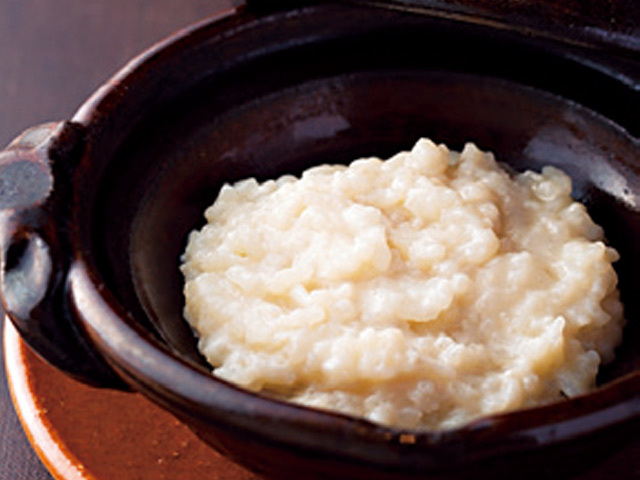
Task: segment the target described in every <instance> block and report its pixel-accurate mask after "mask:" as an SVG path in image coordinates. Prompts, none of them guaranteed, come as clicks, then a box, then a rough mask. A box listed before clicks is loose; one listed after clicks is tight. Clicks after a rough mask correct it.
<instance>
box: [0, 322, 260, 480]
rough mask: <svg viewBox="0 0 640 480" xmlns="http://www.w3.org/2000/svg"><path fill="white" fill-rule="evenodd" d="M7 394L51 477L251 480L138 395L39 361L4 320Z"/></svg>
mask: <svg viewBox="0 0 640 480" xmlns="http://www.w3.org/2000/svg"><path fill="white" fill-rule="evenodd" d="M4 324H5V328H4V351H5V356H6V358H5V360H6V369H7V378H8V382H9V387H10V390H11V396H12V399H13V403H14V405H15V408H16V411H17V413H18V416H19V417H20V420H21V422H22V425H23V427H24V430H25V431H26V433H27V436H28V437H29V440H30V441H31V444H32V445H33V447H34V449H35V450H36V452H37V454H38V456H39V457H40V459H41V460H42V461H43V463H44V464H45V466H46V467H47V468H48V469H49V471H50V472H51V474H52V475H53V476H54V478H56V479H57V480H110V479H118V480H134V479H135V480H159V479H171V480H198V479H207V480H217V479H220V480H222V479H224V480H256V479H257V477H256V476H254V475H253V474H251V473H249V472H247V471H246V470H244V469H242V468H241V467H239V466H237V465H235V464H234V463H231V462H230V461H229V460H227V459H225V458H224V457H222V456H220V455H219V454H217V453H216V452H215V451H214V450H212V449H210V448H209V447H207V446H206V445H205V444H204V443H202V442H201V441H200V440H199V439H198V438H197V437H196V436H195V435H194V434H193V433H192V432H191V431H190V430H189V429H188V428H187V427H185V426H184V425H183V424H182V423H180V422H179V421H178V420H176V419H175V418H174V417H172V416H171V415H169V414H167V413H166V412H164V411H163V410H162V409H160V408H159V407H157V406H155V405H154V404H152V403H150V402H149V401H148V400H146V399H145V398H143V397H142V396H141V395H138V394H133V393H123V392H117V391H112V390H104V389H96V388H91V387H88V386H86V385H84V384H81V383H79V382H77V381H75V380H72V379H70V378H69V377H67V376H66V375H64V374H62V373H60V372H59V371H57V370H56V369H54V368H53V367H51V366H50V365H48V364H46V363H45V362H44V361H42V360H41V359H40V358H39V357H38V356H36V354H35V353H33V352H32V351H31V350H30V349H29V348H28V347H27V346H26V345H25V343H24V342H23V341H22V340H21V339H20V337H19V335H18V333H17V332H16V330H15V328H14V327H13V326H12V324H11V322H9V321H5V322H4Z"/></svg>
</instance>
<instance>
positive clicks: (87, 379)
mask: <svg viewBox="0 0 640 480" xmlns="http://www.w3.org/2000/svg"><path fill="white" fill-rule="evenodd" d="M83 146H84V129H83V127H82V126H81V125H78V124H74V123H72V122H59V123H47V124H43V125H39V126H37V127H34V128H31V129H29V130H27V131H26V132H24V133H23V134H21V135H20V136H19V137H18V138H16V139H15V140H14V141H13V142H11V144H10V145H9V146H8V147H7V148H6V149H5V150H3V151H0V255H1V256H0V297H1V298H2V306H3V308H4V311H5V314H6V315H7V316H8V317H9V318H10V320H11V321H12V323H13V324H14V325H15V326H16V328H17V330H18V331H19V332H20V334H21V336H22V338H23V339H24V340H25V341H26V342H27V343H28V344H29V345H30V346H31V347H32V348H33V349H34V350H35V351H36V352H37V353H38V354H40V356H42V357H43V358H44V359H45V360H46V361H48V362H49V363H51V364H52V365H54V366H56V367H57V368H59V369H61V370H63V371H64V372H66V373H68V374H70V375H71V376H73V377H75V378H76V379H79V380H81V381H82V382H84V383H88V384H90V385H95V386H101V387H112V388H119V389H127V387H126V384H125V383H124V382H123V381H122V380H121V379H120V377H118V375H117V374H116V373H115V372H114V371H113V370H112V369H111V368H110V367H109V366H108V365H107V364H106V363H105V361H104V360H103V359H102V358H101V357H100V356H99V355H98V354H97V353H96V352H95V351H94V350H93V349H92V348H91V345H90V343H89V342H88V340H87V339H86V337H85V335H84V334H83V332H82V330H81V328H80V327H79V325H78V324H77V322H76V321H75V316H74V313H73V311H72V309H70V308H69V303H68V297H67V276H68V275H67V274H68V271H69V266H70V262H71V261H72V258H73V252H72V250H71V248H70V245H69V239H68V235H67V232H68V230H69V222H70V219H69V217H68V212H69V210H70V209H69V206H70V202H71V193H70V192H71V189H70V185H71V178H70V177H71V175H72V172H73V165H72V164H73V162H74V159H75V158H76V157H77V156H78V155H79V153H81V152H80V151H81V149H82V148H83Z"/></svg>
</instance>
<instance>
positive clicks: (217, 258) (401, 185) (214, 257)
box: [182, 139, 623, 429]
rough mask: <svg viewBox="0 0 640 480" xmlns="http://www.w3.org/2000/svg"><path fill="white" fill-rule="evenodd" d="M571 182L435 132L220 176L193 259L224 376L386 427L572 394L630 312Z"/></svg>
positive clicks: (189, 274) (192, 294)
mask: <svg viewBox="0 0 640 480" xmlns="http://www.w3.org/2000/svg"><path fill="white" fill-rule="evenodd" d="M570 193H571V180H570V179H569V177H568V176H567V175H566V174H564V173H563V172H561V171H560V170H558V169H556V168H553V167H546V168H544V169H543V170H542V172H541V173H534V172H531V171H527V172H525V173H522V174H518V175H515V176H510V175H509V174H508V173H507V172H506V171H505V170H503V169H502V168H501V167H500V166H499V165H498V164H497V163H496V161H495V160H494V157H493V155H491V154H490V153H484V152H481V151H480V150H479V149H478V148H476V147H475V146H474V145H473V144H467V145H466V146H465V148H464V150H463V151H462V152H461V153H457V152H453V151H449V150H448V149H447V148H446V147H445V146H444V145H435V144H434V143H432V142H431V141H430V140H426V139H422V140H420V141H419V142H418V143H417V144H416V145H415V146H414V147H413V149H412V150H411V151H410V152H401V153H399V154H397V155H395V156H394V157H392V158H390V159H388V160H384V161H383V160H380V159H377V158H366V159H360V160H356V161H354V162H353V163H351V165H349V166H348V167H346V166H319V167H314V168H311V169H309V170H307V171H306V172H304V174H303V175H302V177H301V178H300V179H298V178H294V177H293V176H284V177H281V178H279V179H277V180H272V181H267V182H265V183H262V184H259V183H257V182H256V181H255V180H254V179H248V180H244V181H241V182H238V183H236V184H235V185H233V186H229V185H226V186H224V187H223V188H222V190H221V192H220V194H219V197H218V199H217V200H216V201H215V203H214V204H213V205H212V206H211V207H210V208H209V209H207V211H206V214H205V215H206V218H207V220H208V222H209V223H208V224H207V225H206V226H205V227H204V228H202V230H200V231H198V232H193V233H192V234H191V236H190V238H189V242H188V246H187V249H186V252H185V254H184V257H183V261H184V263H183V265H182V271H183V273H184V276H185V279H186V284H185V297H186V307H185V316H186V319H187V320H188V322H189V323H190V324H191V325H192V327H193V329H194V331H195V333H196V335H197V336H198V337H199V348H200V350H201V351H202V353H203V354H204V355H205V356H206V358H207V359H208V360H209V362H210V363H211V364H212V365H214V366H215V367H216V368H215V370H214V374H215V375H217V376H218V377H221V378H224V379H226V380H229V381H231V382H234V383H236V384H239V385H241V386H244V387H246V388H248V389H251V390H255V391H263V392H265V393H267V394H269V395H272V396H276V397H280V398H286V399H289V400H291V401H293V402H297V403H301V404H305V405H310V406H315V407H319V408H324V409H330V410H335V411H339V412H343V413H347V414H352V415H356V416H362V417H365V418H367V419H369V420H372V421H374V422H378V423H382V424H387V425H395V426H399V427H403V428H405V427H406V428H433V429H445V428H450V427H455V426H459V425H461V424H464V423H466V422H469V421H471V420H473V419H476V418H478V417H481V416H484V415H487V414H491V413H496V412H502V411H507V410H512V409H517V408H522V407H527V406H532V405H536V404H540V403H545V402H550V401H554V400H557V399H560V398H562V397H564V396H574V395H578V394H581V393H584V392H587V391H589V390H590V389H592V388H594V383H595V376H596V372H597V370H598V367H599V365H600V363H601V362H607V361H610V360H611V359H612V357H613V354H614V348H615V346H616V345H617V344H618V343H619V341H620V338H621V330H622V325H623V320H622V306H621V304H620V301H619V297H618V292H617V290H616V282H617V278H616V274H615V272H614V270H613V268H612V266H611V263H612V262H614V261H615V260H616V259H617V258H618V255H617V253H616V251H615V250H613V249H612V248H610V247H607V246H605V244H604V243H603V232H602V229H601V228H600V227H599V226H597V225H596V224H594V222H593V221H592V220H591V218H590V217H589V215H588V213H587V211H586V209H585V208H584V206H583V205H581V204H579V203H576V202H574V201H573V200H572V199H571V197H570Z"/></svg>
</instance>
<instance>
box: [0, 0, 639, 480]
mask: <svg viewBox="0 0 640 480" xmlns="http://www.w3.org/2000/svg"><path fill="white" fill-rule="evenodd" d="M255 3H259V2H253V3H252V4H251V5H250V6H249V8H245V7H238V8H237V9H236V10H234V11H229V12H225V13H224V14H222V15H220V16H218V17H216V18H212V19H208V20H205V21H203V22H202V23H200V24H198V25H194V26H192V27H190V28H188V29H185V30H184V31H182V32H178V33H177V34H176V35H175V36H173V37H172V38H170V39H168V40H167V41H165V42H164V43H162V44H159V45H157V46H155V47H154V48H152V49H151V50H149V51H148V52H145V53H144V54H143V55H142V56H140V57H139V58H137V59H135V60H133V61H132V62H131V63H130V64H129V65H127V66H126V67H125V68H124V69H123V70H122V71H121V72H120V73H118V74H117V75H116V76H115V77H114V78H113V79H112V80H111V81H109V82H108V83H106V84H105V85H104V86H103V87H102V88H101V89H99V90H98V91H97V92H96V94H95V95H94V96H93V97H92V98H90V99H89V100H88V101H87V102H86V103H85V105H83V106H82V107H81V108H80V110H79V111H78V112H77V114H76V115H75V116H74V117H73V118H72V119H71V120H70V121H69V122H67V123H65V124H64V125H65V127H64V129H63V130H62V133H64V135H61V134H60V132H58V133H55V132H54V133H51V134H50V135H49V136H48V137H46V138H45V139H44V140H43V141H44V142H45V146H46V145H48V146H51V145H54V146H55V148H53V147H52V148H44V149H41V150H40V151H41V152H48V153H40V155H44V156H45V157H46V159H49V160H50V161H51V166H52V167H51V170H52V172H53V178H54V188H53V190H52V192H51V194H50V195H49V196H47V197H46V198H43V199H42V201H40V202H36V204H35V206H34V207H30V208H25V209H21V208H13V209H9V210H5V212H4V214H3V215H4V216H5V217H4V218H5V222H6V223H5V225H7V226H8V228H5V229H4V231H3V235H2V238H1V239H0V240H1V241H2V249H3V252H4V256H3V268H2V275H3V277H2V280H3V285H2V287H3V292H4V297H5V307H7V309H8V311H9V313H10V315H11V318H12V320H13V321H14V323H15V324H16V326H17V327H18V329H19V330H20V331H21V332H22V334H23V336H24V337H25V338H26V339H27V340H28V341H29V342H30V343H31V344H32V345H34V346H35V347H36V348H37V349H38V350H40V351H41V352H42V353H43V354H44V355H45V356H47V357H48V358H49V360H50V361H51V362H52V363H54V364H55V365H57V366H59V367H60V368H62V369H64V370H65V371H68V372H70V373H71V374H73V375H75V376H76V377H78V378H82V379H84V380H85V381H89V382H92V383H94V384H96V383H97V384H100V385H103V386H111V387H118V388H131V389H134V390H137V391H140V392H141V393H143V394H144V395H146V396H147V397H149V398H150V399H151V400H153V401H155V402H157V403H158V404H159V405H161V406H163V407H164V408H166V409H167V410H169V411H170V412H171V413H173V414H174V415H176V416H177V417H178V418H180V419H181V420H183V421H185V422H186V423H187V425H189V426H190V427H191V428H193V429H194V431H196V432H197V433H198V434H199V435H200V436H201V437H202V438H203V439H204V440H206V441H207V442H208V443H209V444H210V445H212V446H214V447H215V448H217V449H219V450H220V451H221V452H223V453H224V454H226V455H228V456H229V457H231V458H232V459H234V460H236V461H238V462H239V463H242V464H243V465H246V466H247V467H249V468H251V469H253V470H254V471H257V472H260V473H262V474H264V475H266V476H268V477H273V478H299V476H300V473H299V472H301V471H303V472H305V478H338V479H355V478H367V479H398V478H484V477H488V476H491V477H496V476H498V477H499V476H500V475H501V474H507V473H512V472H514V471H516V469H517V471H518V472H519V473H518V476H519V477H522V478H532V477H539V476H540V475H544V476H545V477H547V478H551V477H557V478H566V476H567V475H569V474H573V473H576V472H579V471H580V470H584V469H588V468H589V467H590V466H591V465H593V464H595V463H596V462H598V461H599V460H601V459H602V458H604V457H606V456H607V455H608V454H609V453H611V452H612V451H614V450H616V449H617V448H619V447H620V446H621V445H623V444H624V443H625V442H627V441H628V440H630V439H632V438H635V437H636V436H637V433H636V432H637V429H638V426H639V424H640V393H639V392H640V374H639V373H638V368H639V365H640V356H639V355H638V353H637V352H638V348H637V346H638V342H640V337H639V335H640V332H639V325H640V324H639V323H638V320H637V319H638V315H639V313H640V312H639V311H638V308H639V305H638V300H637V295H635V289H636V285H637V284H638V281H639V278H638V275H639V273H638V272H640V255H639V248H640V247H639V246H638V238H640V203H639V202H640V196H639V194H640V164H639V163H638V159H639V153H640V144H639V141H638V136H639V135H640V123H639V120H638V116H637V112H638V111H639V110H640V95H639V93H638V92H639V91H640V64H639V63H638V56H637V54H635V55H634V53H633V52H634V50H633V47H628V46H625V45H620V44H618V43H611V42H603V41H601V40H597V41H596V40H593V39H592V37H590V36H580V38H579V39H578V40H579V41H576V37H575V36H571V32H572V30H570V29H569V30H567V31H566V32H564V33H563V32H561V31H559V30H556V29H554V30H553V34H550V33H549V31H545V30H544V25H542V24H540V23H539V22H538V23H536V22H534V24H533V26H534V27H535V28H531V27H532V25H527V27H526V28H523V29H518V28H517V27H516V26H514V24H513V23H508V24H507V23H500V22H501V19H500V18H499V17H491V21H487V20H486V17H474V16H473V15H470V13H469V12H472V13H473V11H470V10H464V9H463V10H460V11H458V12H457V13H456V14H455V15H452V14H451V10H449V9H445V10H443V9H442V8H439V7H438V4H437V3H433V4H429V3H428V2H424V3H421V5H420V8H419V9H416V8H415V4H414V5H409V7H411V8H407V5H401V4H402V3H403V2H395V4H393V5H389V4H385V5H382V6H381V5H377V4H374V2H367V3H361V2H358V3H356V2H349V3H321V4H314V5H309V6H304V7H299V8H286V9H283V10H278V9H273V8H272V10H268V9H267V8H265V7H264V4H262V5H260V6H259V5H256V6H255V8H254V4H255ZM405 3H413V2H405ZM425 4H426V5H427V6H428V7H429V8H423V7H424V5H425ZM259 7H260V8H259ZM449 7H451V5H449ZM449 7H448V8H449ZM476 7H477V5H476ZM416 10H419V11H416ZM626 33H628V30H625V34H626ZM563 35H567V37H566V38H563ZM636 53H637V52H636ZM65 135H66V136H65ZM421 136H429V137H431V138H433V139H434V140H436V141H439V142H444V143H447V144H448V145H450V146H451V147H452V148H458V149H459V148H460V147H461V146H462V144H463V143H464V142H466V141H468V140H470V141H474V142H475V143H477V144H478V145H479V146H480V147H481V148H483V149H486V150H491V151H493V152H495V154H496V156H497V157H498V158H499V159H500V160H502V161H504V162H505V163H507V164H509V165H510V166H511V167H513V168H515V169H522V168H534V169H535V168H539V167H541V166H542V165H546V164H552V165H557V166H559V167H561V168H563V169H564V170H565V171H567V172H568V173H569V174H570V175H571V176H572V178H573V180H574V196H575V197H576V198H577V199H579V200H581V201H583V202H584V203H585V204H586V205H587V207H588V209H589V212H590V214H591V215H592V217H593V218H594V220H595V221H597V222H598V223H600V224H601V225H603V227H604V229H605V231H606V233H607V239H608V241H609V243H611V244H612V245H613V246H614V247H615V248H616V249H617V250H618V251H619V252H620V254H621V260H620V261H619V262H618V263H617V269H618V275H619V278H620V289H621V294H622V300H623V302H624V304H625V309H626V318H627V321H628V325H627V327H626V330H625V335H624V342H623V345H622V346H621V347H620V349H619V351H618V356H617V360H616V361H615V362H614V363H613V364H612V365H610V366H608V367H606V368H605V369H603V371H602V372H601V375H600V378H599V384H600V387H599V389H598V390H597V391H596V392H595V393H593V394H590V395H586V396H583V397H579V398H574V399H571V400H567V401H564V402H561V403H558V404H553V405H548V406H545V407H540V408H535V409H531V410H528V411H521V412H515V413H511V414H506V415H502V416H497V417H491V418H487V419H483V420H480V421H478V422H475V423H473V424H471V425H469V426H466V427H463V428H460V429H456V430H451V431H445V432H438V433H436V432H413V431H401V430H396V429H391V428H383V427H379V426H376V425H373V424H371V423H367V422H365V421H362V420H356V419H352V418H348V417H344V416H340V415H334V414H330V413H326V412H320V411H315V410H311V409H307V408H302V407H294V406H291V405H288V404H286V403H281V402H278V401H274V400H269V399H265V398H262V397H260V396H258V395H254V394H251V393H247V392H245V391H243V390H240V389H238V388H236V387H234V386H231V385H229V384H226V383H225V382H223V381H220V380H216V379H214V378H212V377H211V376H210V374H209V372H208V369H207V366H206V364H205V362H204V361H203V360H202V358H201V357H200V356H199V355H198V353H197V351H196V348H195V341H194V339H193V336H192V335H191V331H190V330H189V328H188V327H187V325H186V324H185V322H184V321H183V320H182V315H181V311H182V305H183V299H182V295H181V290H182V279H181V276H180V272H179V270H178V265H179V257H180V254H181V252H182V251H183V249H184V245H185V242H186V236H187V233H188V232H189V231H190V230H192V229H193V228H195V227H198V226H200V225H201V224H202V222H203V219H202V212H203V211H204V208H205V207H206V206H207V205H209V204H210V203H211V202H212V201H213V199H214V198H215V196H216V194H217V190H218V189H219V188H220V187H221V185H222V184H223V183H225V182H232V181H234V180H238V179H241V178H244V177H247V176H254V177H257V178H258V179H259V180H264V179H267V178H272V177H276V176H279V175H282V174H284V173H292V174H296V173H299V172H301V171H302V170H304V169H305V168H308V167H310V166H312V165H315V164H317V163H321V162H327V161H331V162H347V161H349V160H351V159H353V158H357V157H360V156H368V155H376V156H381V157H385V156H387V155H389V154H391V153H393V152H395V151H398V150H401V149H406V148H408V147H410V146H411V145H412V144H413V143H414V142H415V140H416V139H417V138H419V137H421ZM26 150H29V148H26ZM52 152H54V153H55V155H52ZM0 163H1V162H0ZM36 237H37V238H39V239H40V241H38V242H36V243H34V244H33V245H34V246H35V247H34V248H29V247H30V245H31V244H32V243H31V242H30V241H28V240H29V239H32V238H36ZM34 255H39V256H34ZM38 258H39V259H41V260H42V259H44V260H43V261H40V263H38V261H36V260H37V259H38ZM47 259H49V260H50V263H51V265H52V268H51V270H50V274H48V275H41V277H42V279H43V280H42V281H43V283H42V285H43V286H42V289H43V292H44V293H43V295H42V296H41V298H36V299H31V300H30V303H29V302H27V303H29V304H28V305H20V302H17V301H14V300H12V299H11V290H12V288H13V287H12V283H11V278H14V279H15V278H18V277H19V275H18V277H16V275H15V274H16V273H17V274H22V273H24V274H25V275H26V276H24V275H23V278H29V275H28V274H29V272H31V275H35V274H38V273H42V270H41V269H39V268H38V265H43V264H46V263H47ZM29 265H32V267H29ZM33 265H35V267H33ZM7 292H8V293H9V294H8V295H7ZM23 303H24V302H23ZM12 307H13V308H12ZM34 325H35V326H34ZM78 365H82V368H80V367H79V366H78ZM520 472H522V473H520Z"/></svg>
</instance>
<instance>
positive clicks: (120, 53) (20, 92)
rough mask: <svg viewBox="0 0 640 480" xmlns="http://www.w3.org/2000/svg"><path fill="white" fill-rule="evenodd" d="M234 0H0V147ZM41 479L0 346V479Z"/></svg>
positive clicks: (62, 114)
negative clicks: (13, 401)
mask: <svg viewBox="0 0 640 480" xmlns="http://www.w3.org/2000/svg"><path fill="white" fill-rule="evenodd" d="M233 3H235V4H237V3H239V0H238V1H236V0H88V1H83V0H0V145H2V146H4V145H6V144H7V143H8V142H10V141H11V139H13V138H14V137H15V136H16V135H18V134H19V133H20V132H21V131H23V130H24V129H25V128H28V127H30V126H33V125H37V124H39V123H43V122H48V121H58V120H64V119H68V118H70V117H71V115H72V114H73V113H74V112H75V110H76V109H77V107H78V106H80V105H81V104H82V103H83V102H84V100H85V99H86V98H87V97H88V96H89V95H90V94H91V93H92V92H93V90H95V89H96V88H97V87H98V86H99V85H100V84H101V83H103V82H104V81H105V80H107V79H108V78H109V77H110V76H111V75H112V74H114V73H115V72H116V71H117V70H118V69H119V68H120V67H122V66H123V65H124V64H125V63H126V62H127V61H128V60H129V59H130V58H131V57H133V56H135V55H137V54H138V53H140V52H141V51H142V50H144V49H145V48H147V47H149V46H151V45H153V44H154V43H155V42H157V41H159V40H161V39H163V38H164V37H165V36H167V35H169V34H170V33H172V32H173V31H175V30H177V29H179V28H181V27H184V26H186V25H188V24H190V23H192V22H194V21H197V20H199V19H201V18H204V17H207V16H210V15H212V14H215V13H216V12H218V11H220V10H221V9H224V8H228V7H229V6H230V5H232V4H233ZM2 322H3V319H2V315H0V327H1V326H2ZM1 331H2V329H1V328H0V332H1ZM41 479H47V480H50V479H51V476H50V475H49V474H48V473H47V472H46V470H45V469H44V467H43V466H42V464H41V463H40V461H39V460H38V458H37V457H36V455H35V453H34V452H33V451H32V449H31V447H30V446H29V444H28V442H27V440H26V437H25V435H24V434H23V433H22V429H21V427H20V424H19V422H18V419H17V417H16V415H15V413H14V411H13V407H12V405H11V401H10V398H9V392H8V389H7V383H6V377H5V372H4V360H3V355H2V345H1V343H0V480H41Z"/></svg>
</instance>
